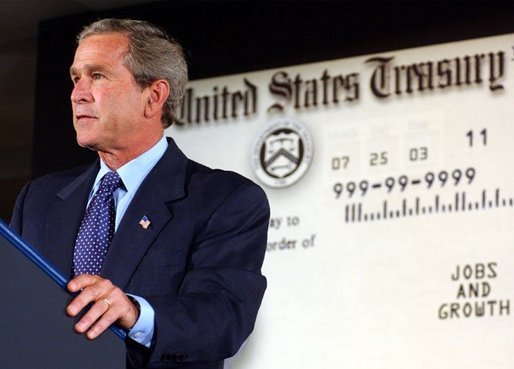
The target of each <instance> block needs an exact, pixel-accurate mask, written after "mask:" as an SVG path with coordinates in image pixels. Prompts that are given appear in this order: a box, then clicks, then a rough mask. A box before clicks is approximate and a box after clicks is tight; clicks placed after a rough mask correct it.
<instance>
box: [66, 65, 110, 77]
mask: <svg viewBox="0 0 514 369" xmlns="http://www.w3.org/2000/svg"><path fill="white" fill-rule="evenodd" d="M80 69H82V70H84V71H85V72H86V73H90V72H91V71H97V72H105V71H107V68H105V67H104V66H102V65H100V64H84V65H83V66H82V67H81V68H80ZM77 74H80V72H79V70H78V69H77V68H75V67H74V66H73V65H72V66H71V67H70V76H76V75H77Z"/></svg>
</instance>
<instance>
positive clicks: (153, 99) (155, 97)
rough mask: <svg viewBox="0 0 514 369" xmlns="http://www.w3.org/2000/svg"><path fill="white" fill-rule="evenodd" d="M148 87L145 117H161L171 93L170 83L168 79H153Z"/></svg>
mask: <svg viewBox="0 0 514 369" xmlns="http://www.w3.org/2000/svg"><path fill="white" fill-rule="evenodd" d="M147 89H148V96H147V101H146V105H145V110H144V114H145V117H146V118H152V117H154V116H155V115H158V116H159V119H160V117H161V115H162V109H163V106H164V104H165V103H166V100H168V96H169V95H170V85H169V83H168V81H166V80H164V79H158V80H157V81H153V82H152V84H151V85H150V86H148V87H147Z"/></svg>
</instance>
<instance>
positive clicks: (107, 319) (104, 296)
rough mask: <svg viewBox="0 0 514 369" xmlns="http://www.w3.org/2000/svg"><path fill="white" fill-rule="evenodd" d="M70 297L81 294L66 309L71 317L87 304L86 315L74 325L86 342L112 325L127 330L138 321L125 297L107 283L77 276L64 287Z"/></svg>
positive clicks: (96, 278) (99, 279)
mask: <svg viewBox="0 0 514 369" xmlns="http://www.w3.org/2000/svg"><path fill="white" fill-rule="evenodd" d="M67 288H68V291H70V292H71V293H75V292H79V291H81V292H80V293H79V294H78V295H77V296H76V297H75V298H74V299H73V301H72V302H70V304H69V305H68V307H67V308H66V313H67V314H68V315H69V316H71V317H75V316H77V314H79V313H80V312H81V311H82V309H84V308H85V307H86V306H87V305H88V304H90V303H92V306H91V308H90V309H89V311H88V312H87V313H86V314H85V315H84V316H83V317H82V318H81V319H80V320H79V321H78V322H77V324H75V330H76V331H77V332H78V333H85V332H87V333H86V336H87V338H89V339H95V338H96V337H98V336H99V335H100V334H102V333H103V332H104V331H105V330H106V329H107V328H109V326H110V325H111V324H113V323H117V324H118V325H119V326H120V327H121V328H124V329H130V328H132V327H133V326H134V324H136V321H137V319H138V315H139V312H138V309H137V307H136V306H134V304H133V303H132V302H131V301H130V300H129V299H128V298H127V296H126V295H125V293H124V292H123V291H122V290H121V289H119V288H118V287H116V286H115V285H113V284H112V283H111V281H109V280H108V279H104V278H102V277H100V276H97V275H88V274H81V275H79V276H77V277H75V278H73V279H72V280H71V281H70V282H69V283H68V286H67Z"/></svg>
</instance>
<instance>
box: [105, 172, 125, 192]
mask: <svg viewBox="0 0 514 369" xmlns="http://www.w3.org/2000/svg"><path fill="white" fill-rule="evenodd" d="M120 185H121V178H120V175H119V174H118V173H117V172H113V171H110V172H108V173H107V174H106V175H105V176H104V177H103V179H102V183H101V185H100V189H102V188H105V189H106V190H107V191H108V192H111V193H112V192H114V191H116V189H117V188H118V187H120Z"/></svg>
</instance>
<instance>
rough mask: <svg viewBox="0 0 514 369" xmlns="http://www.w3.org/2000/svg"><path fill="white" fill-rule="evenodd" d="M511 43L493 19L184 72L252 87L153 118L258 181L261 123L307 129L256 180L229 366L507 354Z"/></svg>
mask: <svg viewBox="0 0 514 369" xmlns="http://www.w3.org/2000/svg"><path fill="white" fill-rule="evenodd" d="M512 45H514V35H502V36H497V37H490V38H483V39H477V40H469V41H463V42H458V43H451V44H443V45H433V46H429V47H422V48H416V49H409V50H401V51H391V52H385V53H381V54H377V55H367V56H362V57H355V58H349V59H342V60H335V61H326V62H320V63H315V64H308V65H300V66H291V67H284V68H278V69H275V70H266V71H259V72H252V73H246V74H244V75H232V76H225V77H219V78H213V79H206V80H199V81H193V82H192V83H191V84H190V87H191V88H192V89H193V90H194V95H190V96H207V95H209V96H212V95H213V91H214V92H215V93H216V92H218V100H214V98H211V100H210V103H211V105H212V104H216V103H217V104H218V105H219V104H221V98H222V97H221V92H222V88H223V87H227V89H226V91H236V90H240V91H243V90H248V88H246V87H245V81H247V82H250V83H251V85H253V86H256V88H254V90H255V91H254V92H255V93H256V102H255V104H256V105H255V106H256V108H255V109H254V110H255V111H251V103H252V101H251V99H249V100H248V101H246V103H247V104H250V106H247V108H248V110H249V111H251V113H248V114H247V116H243V115H242V113H241V112H242V110H240V113H241V114H239V115H238V116H237V117H236V118H227V119H221V118H220V117H221V116H222V112H221V109H222V106H221V105H219V110H218V111H217V114H218V116H217V117H218V119H217V121H214V119H212V114H213V113H212V111H211V113H210V114H211V119H210V121H209V122H205V120H201V122H200V123H199V124H197V123H192V124H189V123H187V122H186V123H185V124H184V125H183V126H174V127H172V128H171V129H169V130H168V131H167V134H168V135H170V136H173V137H175V139H176V141H177V142H178V144H179V146H180V147H181V148H182V149H183V150H184V151H185V152H186V153H187V154H188V155H189V156H190V157H192V158H193V159H195V160H197V161H199V162H202V163H205V164H207V165H209V166H212V167H219V168H224V169H231V170H235V171H237V172H240V173H242V174H243V175H245V176H247V177H249V178H251V179H253V180H255V181H256V182H259V183H260V181H259V179H258V178H257V176H256V172H255V170H254V164H255V160H257V159H256V157H255V155H254V151H255V150H256V149H255V148H254V147H255V145H259V142H257V141H258V139H259V137H262V135H263V132H265V131H266V127H269V126H270V125H271V126H272V125H273V124H276V122H277V121H278V122H280V121H285V122H286V123H287V122H291V121H292V122H298V124H303V126H304V127H306V128H307V130H308V131H310V133H311V135H312V146H313V155H312V163H311V165H310V167H309V168H308V169H307V170H306V172H305V174H304V175H303V176H301V178H299V179H298V180H297V181H296V182H295V183H292V184H289V185H288V186H285V187H271V186H269V185H266V184H262V183H261V185H262V187H263V188H264V189H265V191H266V193H267V194H268V197H269V200H270V204H271V208H272V222H271V224H270V230H269V242H268V252H267V254H266V260H265V265H264V274H265V275H266V276H267V278H268V282H269V287H268V290H267V293H266V295H265V299H264V302H263V306H262V309H261V311H260V315H259V318H258V322H257V326H256V329H255V332H254V334H253V335H252V336H251V338H250V340H249V341H248V343H247V345H246V347H245V348H244V349H242V350H241V352H240V353H239V354H238V355H237V356H236V358H235V359H233V360H232V361H231V363H230V365H231V368H236V369H243V368H244V369H283V368H327V369H337V368H347V369H362V368H366V369H373V368H394V369H401V368H405V369H407V368H408V369H412V368H417V369H420V368H430V369H436V368H437V369H444V368H452V369H464V368H466V369H470V368H476V369H484V368H495V369H501V368H505V369H507V368H508V369H510V368H512V367H513V365H514V364H513V363H512V361H513V358H512V343H513V342H514V338H513V337H514V322H513V319H512V309H513V308H514V306H512V302H511V297H512V292H513V291H514V257H513V248H514V242H513V241H514V217H513V215H514V212H513V208H514V205H513V199H514V186H513V183H514V174H513V170H512V168H513V166H514V165H513V159H514V96H513V95H512V89H513V87H514V86H513V82H514V76H513V75H512V73H511V68H512V63H513V62H512ZM482 55H483V57H482ZM391 57H393V59H388V58H391ZM370 59H371V60H370ZM386 59H388V60H389V62H388V63H389V64H387V65H386V64H383V67H384V69H382V70H380V63H385V62H384V60H386ZM428 62H432V64H431V65H429V64H428ZM423 63H424V64H423ZM502 63H503V64H502ZM457 64H458V65H457ZM413 65H418V67H412V66H413ZM477 65H478V67H477ZM395 66H397V67H398V68H396V69H395V68H394V67H395ZM402 66H403V68H402ZM409 66H411V67H410V68H409ZM416 68H417V69H416ZM423 68H427V69H423ZM449 70H450V72H448V71H449ZM324 71H326V72H325V74H323V73H324ZM384 71H386V72H387V71H389V72H390V73H387V75H385V77H384V79H383V80H380V77H381V76H380V73H381V72H384ZM420 71H421V72H420ZM423 71H424V72H423ZM277 73H279V74H277ZM284 73H285V74H284ZM374 73H375V74H374ZM402 73H403V74H402ZM405 73H411V82H410V83H411V86H410V88H409V86H408V85H407V79H406V78H407V77H405V76H406V74H405ZM416 73H417V74H416ZM420 73H421V74H423V73H424V75H425V77H423V78H426V79H425V80H422V79H416V78H417V77H416V76H419V75H420ZM350 74H354V76H353V77H352V78H353V79H352V78H347V79H346V80H345V79H344V78H340V79H339V81H340V82H337V83H339V85H336V84H335V83H336V82H333V81H334V80H335V79H336V78H331V79H329V78H328V77H327V75H330V76H331V77H334V76H337V75H342V76H343V77H345V76H348V75H350ZM297 75H298V76H301V80H303V81H306V80H310V79H316V80H317V86H316V88H317V90H316V91H313V88H314V87H313V85H314V84H316V83H314V82H313V83H311V84H310V85H308V84H307V85H306V84H305V83H304V84H300V83H299V82H298V83H297V85H295V84H294V80H295V76H297ZM402 75H403V77H401V76H402ZM273 76H275V78H276V79H277V80H276V81H275V82H277V81H278V82H279V83H275V84H274V87H271V89H270V85H272V84H273V83H271V81H272V79H273V78H274V77H273ZM413 76H414V77H413ZM279 77H280V78H279ZM286 77H287V78H290V79H291V81H292V83H291V84H289V85H288V84H286V83H283V82H284V81H286V80H287V78H286ZM397 77H398V78H397ZM415 77H416V78H415ZM373 78H375V79H373ZM401 78H404V79H403V80H402V79H401ZM323 80H326V81H327V82H326V83H327V84H326V85H325V86H323ZM280 81H282V82H280ZM341 81H342V82H341ZM352 81H353V82H352ZM356 81H358V94H357V95H356V94H355V89H354V88H355V83H356ZM352 83H353V87H351V86H352ZM373 83H374V85H373V86H372V84H373ZM345 84H346V86H347V87H348V88H347V89H346V90H345V89H344V88H343V87H344V85H345ZM214 86H215V88H214ZM287 86H289V91H290V94H291V98H290V99H289V100H288V99H287V96H288V95H287V91H286V90H287V88H288V87H287ZM342 86H343V87H342ZM429 86H431V88H429ZM295 88H299V89H300V90H299V91H300V94H299V95H298V96H299V97H297V98H298V99H299V100H298V101H297V102H298V105H299V107H298V108H295V106H294V105H295V96H294V92H295ZM352 88H353V90H352ZM373 88H374V89H375V91H374V90H373ZM280 89H282V90H280ZM335 89H339V93H340V94H339V96H336V98H338V99H339V102H338V103H334V102H333V100H334V90H335ZM279 90H280V91H282V92H277V91H279ZM273 91H275V92H273ZM305 91H307V95H308V96H306V95H305ZM309 91H310V92H309ZM323 93H325V94H326V95H327V96H323ZM280 94H282V95H280ZM309 94H310V95H309ZM314 94H317V95H316V100H317V101H316V102H317V106H313V105H314V104H313V102H314V100H315V97H314ZM387 94H389V96H388V97H383V96H382V97H381V96H380V95H387ZM309 99H310V100H309ZM324 103H325V104H324ZM275 104H280V105H281V106H282V109H280V107H279V108H276V106H275V108H271V109H269V108H270V107H272V106H274V105H275ZM302 104H303V105H302ZM306 104H307V105H309V104H310V105H311V106H310V107H307V108H306V107H305V105H306ZM193 107H194V104H193ZM228 107H230V105H227V109H228ZM240 108H241V107H240ZM211 109H214V107H213V106H211ZM241 109H242V108H241ZM228 111H229V112H230V110H229V109H228ZM190 114H192V113H191V112H190ZM193 115H194V114H193ZM227 115H229V114H228V113H227ZM185 117H186V113H184V112H183V116H182V118H183V119H186V118H185ZM193 120H194V119H193ZM261 143H262V142H261ZM305 144H306V143H305V142H304V145H305ZM283 148H284V150H283V151H282V153H283V154H284V155H282V157H281V160H282V164H284V163H285V164H287V161H288V160H291V161H294V160H295V155H294V154H295V153H296V154H298V153H299V151H298V147H290V148H288V147H285V146H284V147H283ZM307 149H308V148H306V147H303V155H304V159H305V154H306V150H307ZM258 150H259V149H257V151H258ZM288 150H289V152H290V153H293V155H292V156H291V155H287V152H288ZM295 150H296V151H295ZM300 151H301V150H300ZM275 153H276V151H275ZM300 154H302V153H301V152H300ZM279 156H280V154H279ZM296 156H298V155H296ZM275 159H277V158H276V157H275ZM296 164H298V163H296ZM286 166H287V165H286ZM286 171H287V170H286ZM280 175H283V173H282V174H280V173H279V175H278V177H280ZM278 182H279V184H280V180H279V181H278ZM286 184H287V183H286Z"/></svg>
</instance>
